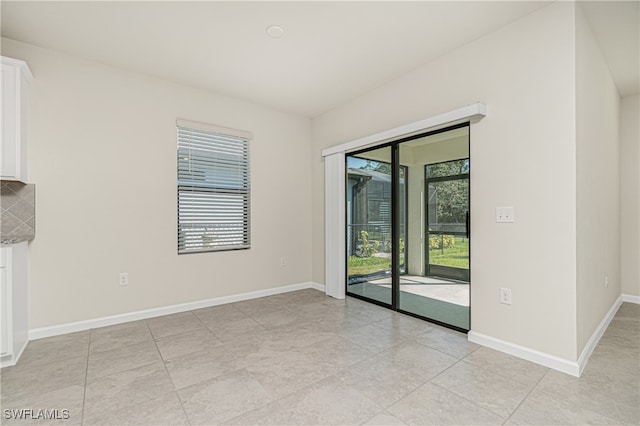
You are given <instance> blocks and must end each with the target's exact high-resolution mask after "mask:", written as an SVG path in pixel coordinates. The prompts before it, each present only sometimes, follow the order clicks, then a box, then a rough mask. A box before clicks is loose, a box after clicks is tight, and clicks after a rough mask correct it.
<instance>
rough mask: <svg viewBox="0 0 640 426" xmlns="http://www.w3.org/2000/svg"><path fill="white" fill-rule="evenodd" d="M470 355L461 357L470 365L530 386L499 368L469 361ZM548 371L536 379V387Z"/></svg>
mask: <svg viewBox="0 0 640 426" xmlns="http://www.w3.org/2000/svg"><path fill="white" fill-rule="evenodd" d="M470 355H471V354H468V355H466V356H465V357H464V358H461V359H460V361H463V362H465V363H467V364H470V365H472V366H474V367H478V368H482V369H484V370H486V371H488V372H490V373H492V374H495V375H496V376H500V377H502V378H503V379H507V380H513V381H514V382H517V383H519V384H521V385H522V386H530V384H529V383H525V382H524V381H520V380H518V379H514V378H513V377H511V376H508V375H506V374H503V373H500V372H499V371H497V370H494V369H491V368H487V367H485V366H483V365H480V364H475V363H473V362H471V361H467V357H469V356H470ZM548 372H549V369H547V371H545V373H544V374H543V375H542V377H540V379H538V380H536V383H535V385H533V386H534V387H535V386H537V385H538V383H540V381H541V380H542V379H543V378H544V377H545V376H546V375H547V373H548Z"/></svg>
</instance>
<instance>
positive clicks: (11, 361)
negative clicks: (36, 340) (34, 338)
mask: <svg viewBox="0 0 640 426" xmlns="http://www.w3.org/2000/svg"><path fill="white" fill-rule="evenodd" d="M27 343H29V341H28V340H26V341H25V342H24V343H23V344H22V347H21V348H20V350H18V351H17V352H16V355H14V356H12V355H10V354H9V355H4V356H3V357H2V358H0V368H4V367H12V366H14V365H16V363H17V362H18V360H19V359H20V357H21V356H22V353H23V352H24V350H25V349H26V348H27Z"/></svg>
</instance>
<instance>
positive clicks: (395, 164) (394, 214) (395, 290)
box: [343, 120, 471, 333]
mask: <svg viewBox="0 0 640 426" xmlns="http://www.w3.org/2000/svg"><path fill="white" fill-rule="evenodd" d="M464 127H466V128H468V129H469V138H468V141H467V143H468V144H470V141H471V121H470V120H468V121H464V122H461V123H458V124H453V125H450V126H447V127H443V128H439V129H435V130H427V131H424V132H421V133H418V134H415V135H411V136H406V137H399V138H398V139H395V140H391V141H389V142H383V143H381V144H379V145H373V146H368V147H366V148H363V149H358V150H354V151H346V152H345V154H344V155H345V157H344V161H345V176H344V184H345V187H346V185H347V173H346V170H347V160H348V157H351V156H358V155H359V154H362V153H365V152H368V151H373V150H376V149H381V148H386V147H390V149H391V241H392V242H391V304H388V303H384V302H381V301H378V300H375V299H370V298H367V297H365V296H362V295H359V294H355V293H350V292H349V272H348V267H347V261H348V256H349V253H347V252H346V250H345V252H344V256H345V258H344V259H345V263H344V264H345V268H344V278H345V279H344V285H345V293H346V295H348V296H351V297H354V298H356V299H361V300H364V301H367V302H370V303H374V304H376V305H379V306H383V307H385V308H388V309H391V310H393V311H396V312H400V313H403V314H406V315H410V316H412V317H416V318H419V319H422V320H426V321H428V322H431V323H434V324H438V325H441V326H443V327H447V328H450V329H453V330H456V331H460V332H463V333H467V332H468V331H469V330H470V329H471V314H470V313H471V306H469V330H467V329H464V328H461V327H457V326H455V325H451V324H447V323H444V322H441V321H438V320H436V319H433V318H429V317H425V316H422V315H419V314H416V313H413V312H408V311H404V310H402V309H400V269H399V266H400V244H398V243H397V242H398V241H399V240H398V238H399V233H400V203H398V201H397V196H398V194H399V193H400V166H401V165H400V144H402V143H404V142H409V141H412V140H415V139H420V138H424V137H428V136H432V135H437V134H440V133H445V132H448V131H451V130H456V129H461V128H464ZM469 157H470V156H469ZM406 178H407V177H405V179H406ZM470 185H471V180H470V179H469V191H471V186H470ZM425 190H426V188H425ZM407 198H408V197H407ZM469 204H471V200H469ZM408 211H409V200H408V199H407V204H406V206H405V214H408V213H407V212H408ZM469 211H471V206H469ZM343 214H344V217H345V241H344V244H345V247H347V238H348V236H347V234H348V233H347V232H346V226H347V223H348V217H347V215H348V212H347V209H346V191H345V209H344V212H343ZM405 226H408V223H406V222H405ZM425 235H426V232H425ZM410 237H411V236H410V235H408V232H407V240H408V239H409V238H410ZM425 244H426V246H425V247H426V248H425V250H428V242H425ZM407 245H408V241H405V247H406V246H407ZM407 261H408V260H407V258H406V256H405V262H407ZM469 263H471V248H469ZM470 281H471V280H470V279H469V284H470ZM469 292H471V285H469Z"/></svg>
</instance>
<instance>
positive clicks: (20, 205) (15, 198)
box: [0, 181, 36, 243]
mask: <svg viewBox="0 0 640 426" xmlns="http://www.w3.org/2000/svg"><path fill="white" fill-rule="evenodd" d="M0 208H1V213H0V239H1V240H2V242H3V243H6V242H12V243H13V242H22V241H30V240H33V238H34V237H35V236H36V186H35V185H34V184H31V183H28V184H25V183H21V182H9V181H2V184H0Z"/></svg>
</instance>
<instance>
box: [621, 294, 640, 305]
mask: <svg viewBox="0 0 640 426" xmlns="http://www.w3.org/2000/svg"><path fill="white" fill-rule="evenodd" d="M622 301H623V302H629V303H635V304H636V305H640V296H633V295H631V294H623V295H622Z"/></svg>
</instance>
